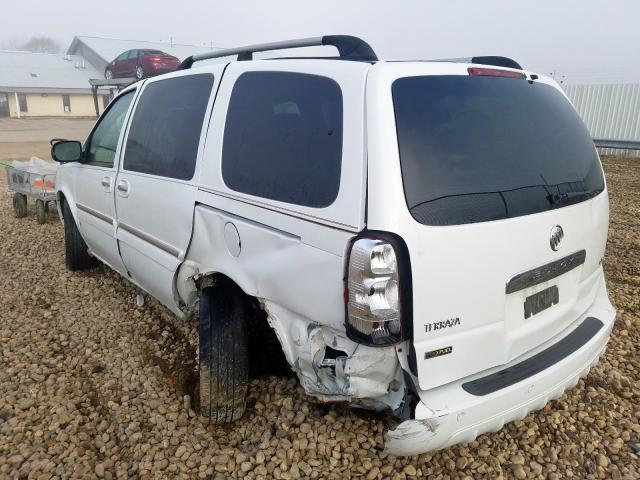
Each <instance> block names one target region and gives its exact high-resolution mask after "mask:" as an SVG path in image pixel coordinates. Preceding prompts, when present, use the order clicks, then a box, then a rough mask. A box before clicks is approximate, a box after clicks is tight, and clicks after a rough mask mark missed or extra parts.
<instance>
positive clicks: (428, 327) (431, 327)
mask: <svg viewBox="0 0 640 480" xmlns="http://www.w3.org/2000/svg"><path fill="white" fill-rule="evenodd" d="M457 325H460V318H458V317H456V318H449V319H447V320H443V321H441V322H433V323H427V324H425V326H424V331H425V332H426V333H429V332H434V331H436V330H442V329H443V328H449V327H455V326H457Z"/></svg>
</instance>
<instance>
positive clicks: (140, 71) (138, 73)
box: [136, 65, 144, 80]
mask: <svg viewBox="0 0 640 480" xmlns="http://www.w3.org/2000/svg"><path fill="white" fill-rule="evenodd" d="M136 78H137V79H138V80H142V79H143V78H144V70H143V69H142V66H140V65H138V66H137V67H136Z"/></svg>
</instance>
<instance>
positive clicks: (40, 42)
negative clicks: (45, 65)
mask: <svg viewBox="0 0 640 480" xmlns="http://www.w3.org/2000/svg"><path fill="white" fill-rule="evenodd" d="M21 50H25V51H27V52H36V53H60V44H59V43H58V42H56V41H55V40H54V39H53V38H51V37H31V38H30V39H29V40H27V41H26V42H25V43H23V44H22V48H21Z"/></svg>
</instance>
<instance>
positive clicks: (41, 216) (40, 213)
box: [36, 199, 47, 225]
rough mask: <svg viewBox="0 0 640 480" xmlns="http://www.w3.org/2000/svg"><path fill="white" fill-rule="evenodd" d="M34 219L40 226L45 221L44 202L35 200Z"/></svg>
mask: <svg viewBox="0 0 640 480" xmlns="http://www.w3.org/2000/svg"><path fill="white" fill-rule="evenodd" d="M36 219H37V220H38V223H39V224H41V225H42V224H43V223H46V221H47V205H46V203H44V200H40V199H38V200H36Z"/></svg>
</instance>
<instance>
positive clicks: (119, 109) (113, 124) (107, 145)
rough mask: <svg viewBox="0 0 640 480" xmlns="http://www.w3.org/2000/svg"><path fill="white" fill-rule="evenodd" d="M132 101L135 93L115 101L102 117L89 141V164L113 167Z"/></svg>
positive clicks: (128, 93) (126, 94)
mask: <svg viewBox="0 0 640 480" xmlns="http://www.w3.org/2000/svg"><path fill="white" fill-rule="evenodd" d="M132 99H133V91H131V92H127V93H125V94H124V95H122V96H121V97H118V98H117V99H116V100H114V103H113V104H112V105H111V108H109V110H107V111H106V112H105V113H104V114H103V115H102V117H101V118H100V121H99V123H98V125H97V126H96V128H95V130H94V131H93V133H92V134H91V138H90V140H89V150H88V151H87V163H93V164H97V165H100V166H105V167H112V166H113V160H114V158H115V155H116V149H117V147H118V139H119V138H120V132H121V131H122V126H123V124H124V118H125V116H126V114H127V110H128V109H129V105H130V104H131V100H132Z"/></svg>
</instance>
